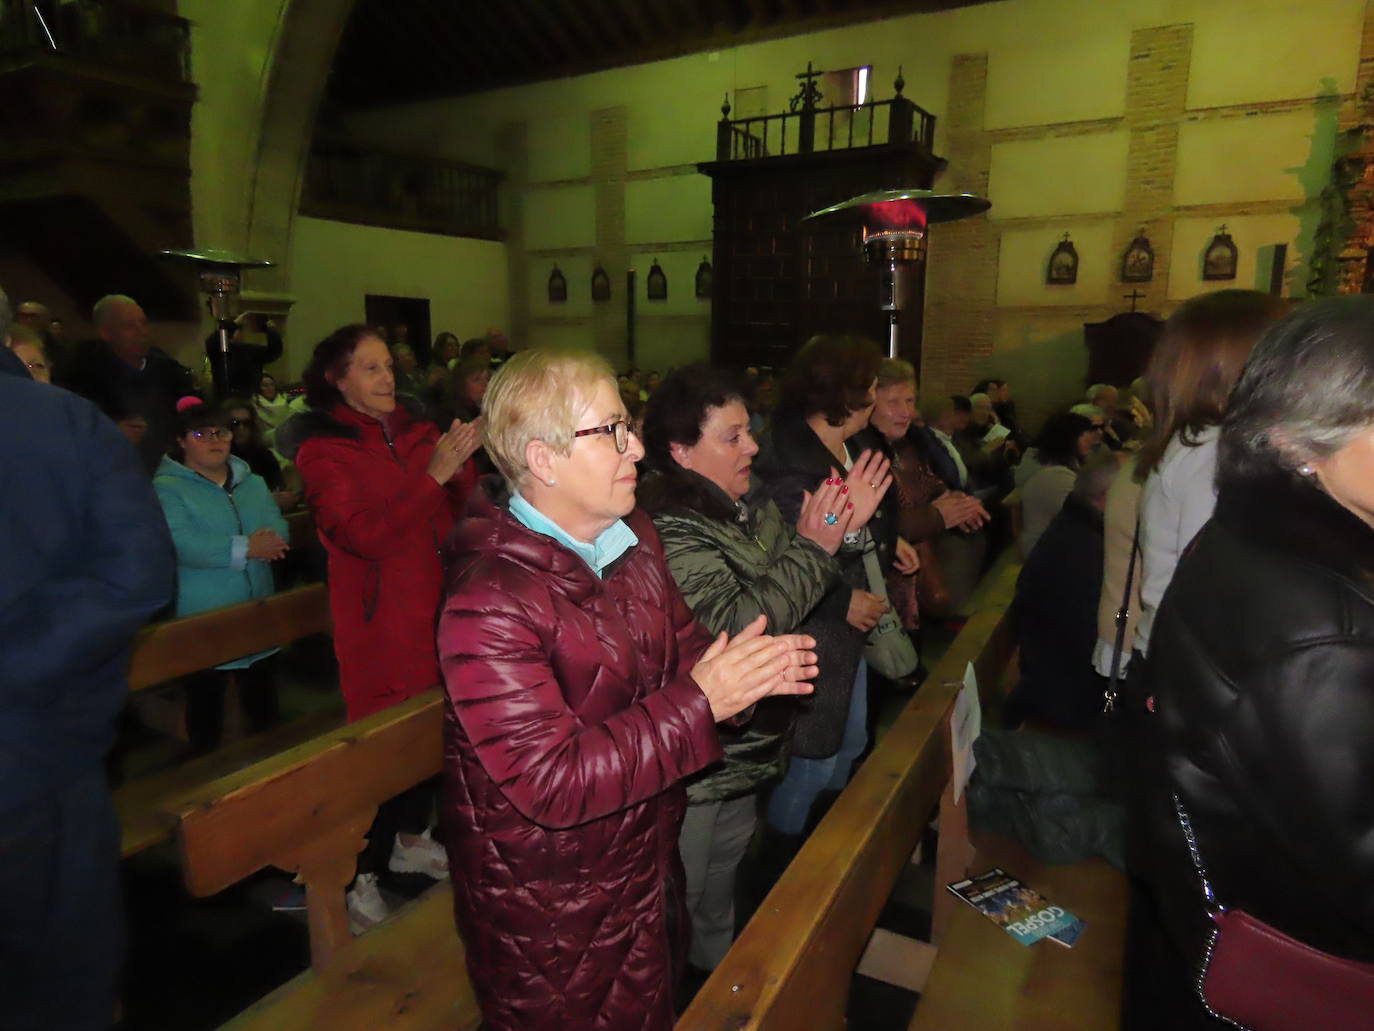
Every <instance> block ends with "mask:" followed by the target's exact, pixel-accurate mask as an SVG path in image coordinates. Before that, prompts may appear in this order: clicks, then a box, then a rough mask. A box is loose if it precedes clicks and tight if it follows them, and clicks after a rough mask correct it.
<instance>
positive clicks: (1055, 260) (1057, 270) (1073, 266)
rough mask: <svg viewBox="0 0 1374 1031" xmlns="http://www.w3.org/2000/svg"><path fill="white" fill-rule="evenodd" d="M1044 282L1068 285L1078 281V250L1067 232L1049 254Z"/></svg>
mask: <svg viewBox="0 0 1374 1031" xmlns="http://www.w3.org/2000/svg"><path fill="white" fill-rule="evenodd" d="M1045 282H1046V283H1048V284H1049V285H1050V286H1068V285H1070V284H1072V283H1077V282H1078V251H1076V250H1075V249H1074V246H1073V241H1072V240H1070V239H1069V234H1068V233H1065V234H1064V239H1062V240H1060V241H1059V246H1057V247H1055V249H1054V253H1053V254H1051V255H1050V263H1049V266H1048V267H1047V268H1046V270H1045Z"/></svg>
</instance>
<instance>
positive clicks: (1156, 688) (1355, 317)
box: [1125, 297, 1374, 1028]
mask: <svg viewBox="0 0 1374 1031" xmlns="http://www.w3.org/2000/svg"><path fill="white" fill-rule="evenodd" d="M1217 484H1218V500H1217V507H1216V511H1215V514H1214V515H1213V517H1212V519H1211V521H1210V522H1208V523H1207V524H1206V525H1205V526H1204V527H1203V529H1202V530H1201V532H1200V533H1199V534H1198V536H1197V537H1196V538H1194V540H1193V543H1192V544H1191V546H1190V547H1189V549H1188V550H1187V551H1186V552H1185V553H1184V557H1183V560H1182V561H1181V563H1180V564H1179V567H1178V570H1177V572H1176V573H1175V575H1174V578H1173V581H1172V583H1171V585H1170V587H1169V589H1168V591H1167V593H1166V594H1165V595H1164V599H1163V602H1162V604H1161V605H1160V608H1159V611H1158V615H1157V621H1156V625H1155V631H1154V638H1153V643H1152V646H1151V649H1150V670H1149V679H1148V683H1149V684H1150V685H1151V689H1152V692H1153V696H1152V699H1151V705H1149V706H1147V709H1151V708H1152V711H1153V715H1148V714H1147V716H1146V717H1145V720H1146V724H1147V747H1146V749H1145V751H1146V756H1147V763H1149V764H1150V765H1149V766H1147V769H1146V770H1145V771H1144V776H1143V778H1142V779H1143V790H1144V795H1145V809H1146V819H1147V826H1148V829H1149V840H1150V845H1151V846H1152V847H1151V850H1150V854H1151V857H1152V868H1151V869H1150V870H1149V871H1147V873H1148V877H1149V881H1150V884H1151V888H1152V894H1153V899H1154V902H1155V904H1156V905H1157V907H1158V916H1159V917H1160V918H1161V919H1162V921H1163V925H1164V928H1165V930H1166V931H1167V942H1166V943H1161V944H1162V945H1163V947H1162V948H1161V949H1159V950H1158V952H1157V954H1156V959H1157V960H1158V964H1157V966H1156V968H1155V969H1153V970H1144V971H1142V970H1134V971H1131V970H1129V969H1128V976H1130V975H1136V976H1142V975H1143V976H1147V977H1148V976H1149V975H1151V974H1153V975H1154V978H1155V980H1154V984H1155V987H1156V989H1157V991H1159V992H1162V993H1163V994H1164V995H1166V996H1168V997H1169V998H1170V999H1171V1000H1172V1004H1173V1009H1172V1010H1171V1011H1170V1012H1168V1013H1167V1014H1164V1013H1161V1014H1152V1015H1150V1017H1149V1018H1146V1019H1145V1022H1144V1023H1137V1024H1135V1026H1148V1027H1169V1028H1186V1027H1221V1026H1222V1025H1221V1024H1220V1023H1219V1022H1217V1021H1214V1020H1212V1019H1211V1018H1210V1017H1208V1016H1207V1014H1206V1013H1205V1012H1204V1010H1203V1008H1202V1006H1201V1004H1200V1001H1199V999H1198V997H1197V996H1196V994H1195V993H1194V991H1193V989H1192V984H1193V981H1194V978H1195V976H1196V973H1197V971H1198V969H1199V964H1200V963H1201V962H1202V957H1203V950H1204V947H1205V944H1206V937H1207V932H1208V930H1209V928H1210V921H1209V919H1208V916H1207V910H1206V908H1205V906H1204V903H1203V896H1202V890H1201V886H1200V884H1199V880H1198V876H1197V873H1196V872H1195V869H1194V865H1193V863H1192V861H1191V859H1190V856H1189V851H1188V848H1187V844H1186V841H1185V838H1184V835H1183V832H1182V830H1181V827H1180V821H1179V818H1178V815H1177V812H1176V809H1175V798H1176V799H1177V801H1178V802H1179V803H1181V804H1182V807H1183V809H1184V811H1185V812H1186V813H1187V815H1188V817H1189V818H1190V819H1191V823H1192V825H1193V830H1194V832H1195V836H1196V841H1197V845H1198V849H1199V852H1200V855H1201V859H1202V862H1203V864H1204V866H1205V868H1206V872H1207V875H1208V878H1209V880H1210V881H1211V884H1212V887H1213V889H1214V890H1215V892H1216V897H1217V901H1218V902H1219V903H1220V904H1222V905H1223V906H1226V907H1228V908H1238V909H1244V910H1246V911H1247V912H1249V913H1250V914H1252V915H1253V916H1255V917H1258V918H1259V919H1260V920H1263V921H1265V922H1266V923H1269V924H1271V925H1272V926H1274V927H1276V928H1277V929H1279V930H1280V931H1282V932H1284V933H1286V934H1288V935H1290V936H1292V937H1294V938H1297V939H1299V940H1300V941H1302V942H1305V943H1306V944H1308V945H1311V946H1313V947H1315V948H1317V949H1321V950H1323V951H1326V952H1330V953H1334V954H1337V955H1340V956H1346V957H1351V958H1355V959H1360V960H1365V961H1371V960H1374V299H1370V298H1364V297H1348V298H1338V299H1332V300H1327V301H1321V302H1318V303H1315V304H1311V305H1308V306H1307V307H1305V308H1304V309H1302V310H1300V311H1298V312H1295V313H1294V314H1292V315H1290V316H1288V317H1287V318H1285V319H1284V320H1283V321H1281V322H1279V323H1277V324H1275V325H1274V326H1273V327H1272V328H1271V329H1270V330H1269V332H1268V333H1267V334H1266V335H1265V337H1264V338H1263V340H1261V342H1260V343H1259V345H1258V346H1257V347H1256V348H1255V350H1254V352H1253V353H1252V355H1251V357H1250V360H1249V362H1248V364H1247V365H1246V367H1245V371H1244V373H1243V374H1242V375H1241V378H1240V381H1239V383H1238V384H1237V386H1236V389H1235V392H1234V393H1233V394H1232V396H1231V401H1230V405H1229V408H1228V412H1227V416H1226V420H1225V422H1224V424H1223V428H1222V433H1221V440H1220V453H1219V461H1218V472H1217ZM1133 916H1134V915H1133ZM1136 961H1138V962H1141V960H1140V958H1139V957H1136ZM1131 962H1132V959H1131V958H1130V953H1128V968H1129V966H1130V964H1131ZM1125 1015H1126V1016H1127V1017H1132V1016H1134V1018H1135V1020H1140V1019H1142V1016H1143V1015H1142V1014H1140V1013H1136V1014H1133V1015H1132V1014H1130V1013H1127V1014H1125ZM1133 1023H1134V1021H1132V1020H1130V1019H1128V1020H1127V1021H1126V1026H1132V1024H1133Z"/></svg>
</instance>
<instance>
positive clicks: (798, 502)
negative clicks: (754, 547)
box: [754, 336, 896, 858]
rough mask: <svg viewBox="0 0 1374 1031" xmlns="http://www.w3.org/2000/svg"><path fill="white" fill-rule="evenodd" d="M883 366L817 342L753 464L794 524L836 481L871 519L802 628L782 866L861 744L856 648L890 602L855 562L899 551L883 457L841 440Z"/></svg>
mask: <svg viewBox="0 0 1374 1031" xmlns="http://www.w3.org/2000/svg"><path fill="white" fill-rule="evenodd" d="M880 360H881V358H880V355H879V352H878V348H877V346H876V345H874V344H873V343H872V342H870V341H868V340H863V339H860V338H858V337H848V336H817V337H813V338H812V339H811V340H810V341H809V342H808V343H807V344H806V346H805V347H803V348H802V349H801V350H800V351H799V352H798V353H797V355H796V357H795V358H793V359H792V362H791V364H790V365H789V366H788V367H787V371H786V372H785V373H784V375H783V384H782V399H781V402H780V403H779V405H778V408H777V411H776V412H775V413H774V415H773V420H772V423H771V424H770V427H769V431H768V435H767V437H766V438H765V440H764V443H763V450H762V452H761V453H760V454H759V456H758V458H757V460H756V461H755V462H754V469H755V471H756V472H757V473H758V475H759V478H760V479H761V480H762V481H763V491H764V496H765V497H767V498H769V499H771V500H772V501H773V502H774V503H776V504H777V506H778V510H779V511H780V512H781V513H782V516H783V518H784V519H785V520H786V521H787V522H788V523H790V524H792V525H794V526H795V525H797V524H798V523H799V522H800V520H801V518H802V511H803V506H804V505H805V503H806V498H807V494H808V492H810V491H813V490H815V489H816V486H817V484H819V483H821V482H822V481H824V480H827V479H830V480H840V481H842V487H843V490H842V492H841V496H842V497H843V498H846V499H848V500H847V501H846V504H852V505H853V506H854V509H855V510H856V511H858V512H860V513H864V512H872V513H873V516H872V518H871V520H870V521H869V525H868V526H866V527H863V528H862V529H860V530H857V531H850V532H849V533H847V534H846V535H845V537H844V541H843V543H842V544H841V547H840V550H839V552H838V553H837V560H838V562H839V566H840V575H839V579H838V581H837V582H836V583H835V584H834V585H833V586H832V587H831V588H830V590H829V591H828V592H827V593H826V595H825V597H824V598H823V599H822V601H821V602H820V604H819V605H817V606H816V607H815V608H813V609H812V610H811V613H810V614H809V615H808V617H807V618H806V619H805V620H804V621H803V623H802V632H803V633H807V634H810V635H811V636H812V637H814V638H815V639H816V641H817V642H818V643H817V647H816V651H817V654H818V655H819V656H820V667H821V672H820V676H819V677H818V678H817V680H816V685H815V686H816V691H815V694H814V695H813V696H812V697H811V698H810V699H808V702H807V703H805V704H804V705H803V706H802V707H801V711H800V712H799V714H798V716H797V719H796V726H795V731H794V733H793V737H792V741H791V749H790V750H791V754H792V760H791V763H790V764H789V766H788V769H787V773H786V775H785V776H784V777H783V780H782V783H780V784H779V785H778V786H777V788H776V789H775V790H774V792H773V795H772V798H770V799H769V803H768V827H769V828H770V830H771V831H772V832H773V841H774V843H775V844H776V849H775V851H776V852H777V853H778V858H781V857H783V856H785V855H786V854H787V853H788V852H789V851H790V850H791V849H792V848H794V847H795V846H796V845H798V844H800V841H801V836H802V834H803V833H804V832H805V830H806V829H807V823H808V818H809V817H810V815H811V809H812V805H813V803H814V802H815V801H816V798H817V797H818V796H819V795H820V794H821V793H822V792H839V791H841V790H843V788H844V786H845V784H847V783H848V781H849V774H850V772H851V771H852V769H853V767H854V762H855V760H857V759H858V757H859V755H860V754H862V752H863V750H864V746H865V745H866V744H867V740H868V732H867V717H868V712H867V710H868V706H867V695H868V678H867V669H866V667H865V665H864V663H863V646H864V639H865V638H866V637H867V636H868V632H869V631H870V630H872V629H873V628H874V627H875V626H876V625H877V623H878V620H879V618H880V617H881V616H882V614H883V613H884V612H886V611H887V608H888V603H887V601H886V600H885V599H884V598H882V597H881V596H880V595H877V594H873V593H871V592H870V590H869V586H870V585H869V582H868V576H867V573H866V571H865V568H864V562H863V553H864V550H865V549H866V548H868V547H874V546H875V543H876V544H881V545H882V546H883V548H885V549H892V548H894V547H895V537H896V514H895V512H893V511H891V510H890V509H889V507H888V506H884V507H883V508H881V509H879V507H878V506H879V503H880V502H881V501H882V500H883V498H884V496H885V495H886V494H887V490H888V487H889V486H891V483H892V476H891V474H890V472H889V466H890V463H889V462H888V459H887V458H886V457H885V456H883V455H882V454H881V453H880V452H878V451H876V450H863V451H861V450H859V448H858V447H856V446H855V445H853V444H851V443H847V442H848V441H849V440H850V438H851V437H853V436H854V435H855V434H857V433H859V432H860V431H861V430H863V429H864V428H865V427H866V426H867V425H868V416H869V413H870V412H871V411H872V410H873V402H874V393H873V392H874V389H875V387H876V385H877V381H878V365H879V362H880ZM893 507H895V501H894V506H893ZM879 563H880V566H881V567H883V568H886V566H888V565H890V564H891V551H890V550H889V551H888V552H887V554H886V555H884V554H883V553H882V552H881V551H880V554H879Z"/></svg>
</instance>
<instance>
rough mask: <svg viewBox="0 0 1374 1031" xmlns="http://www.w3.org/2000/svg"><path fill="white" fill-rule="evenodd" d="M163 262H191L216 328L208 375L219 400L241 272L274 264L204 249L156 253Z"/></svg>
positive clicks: (224, 393)
mask: <svg viewBox="0 0 1374 1031" xmlns="http://www.w3.org/2000/svg"><path fill="white" fill-rule="evenodd" d="M158 253H159V254H160V255H162V256H163V257H166V258H179V259H181V260H183V261H189V262H191V263H192V264H193V265H194V266H195V269H196V274H197V275H198V276H199V277H200V289H201V292H202V293H203V294H205V296H206V299H207V306H208V307H209V310H210V315H211V317H212V318H214V320H215V322H216V325H217V333H218V339H217V340H216V341H215V343H214V345H213V346H212V347H211V348H210V349H209V350H210V374H211V376H212V377H213V378H214V382H215V396H216V397H217V398H220V399H221V400H222V399H224V398H226V397H228V396H229V335H230V334H231V333H232V332H233V325H234V323H233V321H232V319H231V316H230V311H229V309H230V307H231V303H232V302H231V299H232V298H235V297H238V295H239V292H240V290H241V289H242V287H243V270H244V269H246V268H270V267H271V266H272V265H274V264H275V262H271V261H266V260H265V259H262V258H249V257H245V256H244V255H242V254H236V253H235V252H233V251H226V250H220V249H219V248H215V247H205V248H202V249H201V250H198V251H175V250H173V251H158Z"/></svg>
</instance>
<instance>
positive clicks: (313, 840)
mask: <svg viewBox="0 0 1374 1031" xmlns="http://www.w3.org/2000/svg"><path fill="white" fill-rule="evenodd" d="M442 725H443V701H442V695H441V693H440V692H439V690H437V689H435V690H431V691H429V692H426V693H425V694H423V695H420V696H418V697H415V698H412V699H409V700H408V701H405V702H402V703H401V704H399V705H396V706H393V707H392V708H390V709H387V710H385V711H383V712H380V713H377V714H375V715H373V716H371V717H369V718H367V719H365V720H360V721H358V722H357V723H353V724H350V725H348V726H346V727H341V728H339V729H337V730H333V731H331V732H329V733H327V734H324V735H321V736H320V737H317V738H315V739H314V740H311V741H308V742H305V743H303V744H301V745H299V746H297V747H295V748H292V749H289V750H287V751H285V752H283V753H281V754H280V755H276V756H272V757H271V758H269V759H265V760H264V761H262V762H260V763H257V764H255V765H253V766H251V767H249V768H247V769H244V770H240V771H238V772H236V773H232V774H229V775H228V776H225V777H223V778H221V779H219V780H217V781H214V782H211V783H208V784H205V785H203V786H202V788H201V789H200V790H199V791H198V792H197V793H195V794H193V795H189V796H187V797H184V798H182V799H180V800H179V804H180V809H179V812H177V813H176V814H174V815H175V818H176V819H177V820H178V821H179V830H178V839H179V842H180V847H181V862H182V870H183V872H184V876H185V880H186V886H187V888H188V890H189V891H190V892H191V894H193V895H197V896H205V895H212V894H214V893H216V892H219V891H222V890H223V889H225V888H227V887H229V886H230V885H231V884H234V883H235V882H237V881H240V880H242V879H243V878H245V877H248V876H250V875H251V874H253V873H255V872H257V871H258V870H261V869H262V868H264V867H266V866H275V867H278V868H280V869H282V870H286V871H288V872H291V873H294V874H295V875H296V879H297V880H298V881H300V882H301V883H303V884H304V885H305V888H306V910H307V919H308V921H309V926H310V962H311V969H310V970H309V971H307V972H305V973H303V974H301V975H300V976H299V977H297V978H295V979H293V980H292V981H290V982H288V983H287V984H285V985H283V986H282V987H281V988H278V989H277V990H276V991H274V992H272V993H271V994H270V995H268V996H266V997H265V998H263V999H261V1000H260V1001H259V1002H257V1003H255V1004H254V1005H253V1006H251V1007H249V1009H247V1010H245V1011H244V1012H243V1013H241V1014H239V1016H238V1017H236V1018H234V1020H233V1021H231V1022H230V1023H229V1024H227V1025H226V1028H232V1029H234V1031H281V1029H287V1028H299V1029H305V1028H330V1029H331V1031H348V1029H357V1031H364V1029H366V1031H374V1029H380V1028H388V1029H396V1031H401V1029H403V1031H440V1029H443V1031H466V1029H469V1028H476V1027H477V1025H478V1023H479V1022H480V1019H481V1014H480V1012H479V1011H478V1008H477V1002H476V997H475V994H474V993H473V990H472V986H471V983H470V982H469V981H468V978H467V969H466V966H465V963H464V957H463V946H462V942H461V941H460V939H459V937H458V934H457V931H456V930H455V928H454V918H453V895H452V889H451V887H450V885H449V884H448V883H447V882H445V883H443V884H440V885H437V886H435V887H434V888H432V889H430V890H429V891H428V892H426V893H425V894H424V895H422V896H421V897H420V898H418V899H416V900H415V901H414V902H412V903H410V904H409V905H408V906H406V907H404V908H403V909H401V910H400V911H399V912H397V913H395V914H393V915H392V916H391V917H390V918H389V919H388V920H387V921H385V922H384V923H383V924H381V925H379V926H378V927H376V928H374V929H373V930H371V931H369V932H368V933H367V934H364V935H362V936H361V937H359V938H356V939H355V938H354V937H353V936H352V935H351V933H350V931H349V927H348V914H347V910H346V907H345V902H344V892H345V889H346V887H347V885H348V883H349V882H350V881H351V880H352V878H353V874H354V869H355V866H356V861H357V856H358V853H359V852H360V851H361V850H362V848H363V846H364V844H365V835H366V833H367V830H368V827H369V825H370V824H371V823H372V819H373V816H374V815H375V814H376V812H377V806H378V805H379V804H380V803H381V802H383V801H385V800H386V799H388V798H391V797H392V796H394V795H397V794H399V793H400V792H401V791H404V790H405V789H406V788H408V787H411V786H412V785H414V784H417V783H419V782H420V781H422V780H425V779H426V778H428V777H431V776H433V775H434V774H435V773H437V772H438V770H439V767H440V763H441V759H442V752H441V746H442V740H441V731H442Z"/></svg>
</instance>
